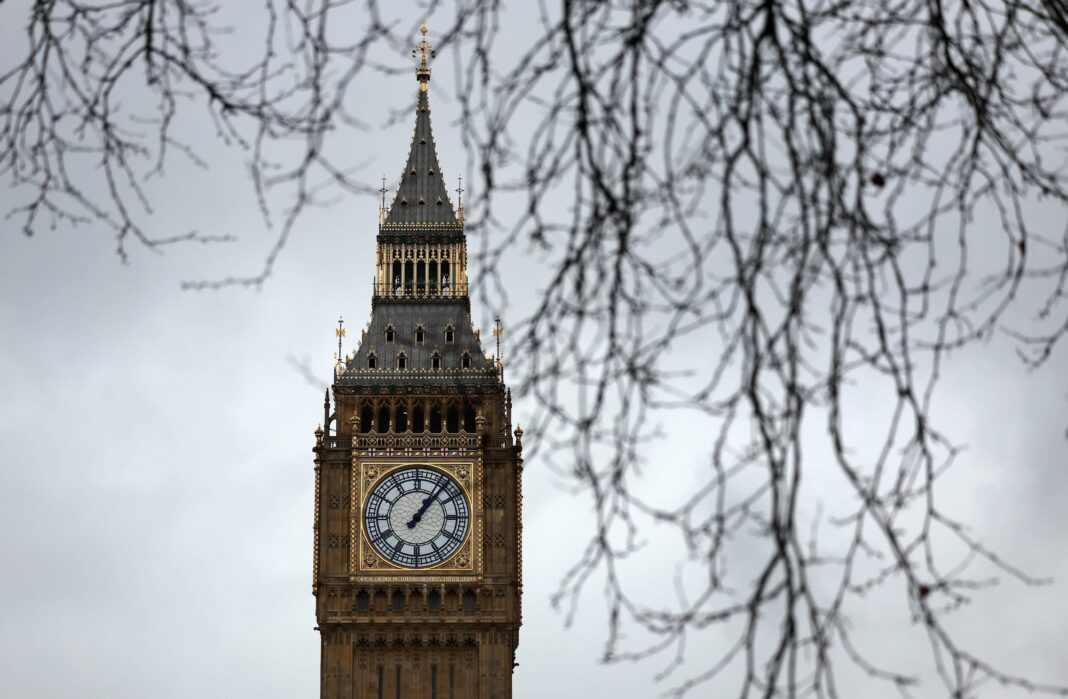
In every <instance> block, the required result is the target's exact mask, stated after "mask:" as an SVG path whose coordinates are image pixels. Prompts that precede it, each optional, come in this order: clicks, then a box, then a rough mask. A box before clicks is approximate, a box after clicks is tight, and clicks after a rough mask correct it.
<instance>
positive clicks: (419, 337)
mask: <svg viewBox="0 0 1068 699" xmlns="http://www.w3.org/2000/svg"><path fill="white" fill-rule="evenodd" d="M425 339H426V331H425V330H423V326H422V324H420V325H417V326H415V341H416V342H417V343H418V344H423V341H424V340H425Z"/></svg>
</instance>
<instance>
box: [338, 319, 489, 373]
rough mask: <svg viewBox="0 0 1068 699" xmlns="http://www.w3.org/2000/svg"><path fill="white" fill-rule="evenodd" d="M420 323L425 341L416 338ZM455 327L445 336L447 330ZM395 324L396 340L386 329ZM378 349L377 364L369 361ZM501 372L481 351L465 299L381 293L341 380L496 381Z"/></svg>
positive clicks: (376, 354) (393, 328) (376, 353)
mask: <svg viewBox="0 0 1068 699" xmlns="http://www.w3.org/2000/svg"><path fill="white" fill-rule="evenodd" d="M419 327H422V328H423V331H424V339H423V342H417V341H416V330H417V329H418V328H419ZM449 327H451V328H452V329H453V331H454V333H455V335H454V338H453V341H452V342H446V339H445V331H446V329H447V328H449ZM390 328H392V330H393V332H394V336H393V341H392V342H390V341H387V339H386V331H387V330H388V329H390ZM372 352H374V354H375V360H376V367H375V368H374V369H371V368H369V367H368V358H369V357H370V355H371V353H372ZM401 352H404V354H405V357H406V359H407V367H406V368H405V369H398V368H397V360H398V357H399V356H400V353H401ZM435 352H436V353H438V355H439V356H440V357H441V368H440V369H434V368H433V364H432V358H433V356H434V353H435ZM465 352H466V353H467V354H468V355H470V357H471V366H470V368H468V369H464V368H463V364H462V361H463V355H464V353H465ZM498 380H499V379H498V374H497V371H496V369H495V367H494V362H493V359H492V358H491V357H487V356H485V355H484V354H483V351H482V344H481V342H480V340H479V338H478V336H477V335H476V334H475V331H474V328H473V327H472V322H471V315H470V313H469V311H468V309H467V305H466V304H464V303H459V302H456V301H437V302H429V303H413V302H412V301H407V300H393V299H381V300H379V302H378V303H377V304H376V305H375V309H374V314H373V315H372V316H371V323H370V325H369V327H368V329H367V332H366V333H365V334H364V335H363V337H362V339H361V340H360V345H359V347H358V348H357V350H356V353H355V356H351V357H350V358H348V359H347V361H346V366H345V369H344V370H343V371H341V372H339V373H338V376H337V383H338V384H339V385H354V384H357V385H397V384H410V383H413V382H416V381H419V382H430V383H444V384H484V383H497V382H498Z"/></svg>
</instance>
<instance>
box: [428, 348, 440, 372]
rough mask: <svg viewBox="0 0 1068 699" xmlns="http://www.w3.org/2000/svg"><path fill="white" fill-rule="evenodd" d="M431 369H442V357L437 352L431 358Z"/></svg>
mask: <svg viewBox="0 0 1068 699" xmlns="http://www.w3.org/2000/svg"><path fill="white" fill-rule="evenodd" d="M430 368H431V369H440V368H441V355H440V354H438V353H437V352H435V353H434V354H433V356H431V357H430Z"/></svg>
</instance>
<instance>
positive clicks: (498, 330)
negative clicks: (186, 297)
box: [493, 315, 504, 364]
mask: <svg viewBox="0 0 1068 699" xmlns="http://www.w3.org/2000/svg"><path fill="white" fill-rule="evenodd" d="M503 334H504V326H503V325H501V317H500V315H498V316H497V318H496V319H495V320H494V325H493V336H494V337H495V338H497V363H498V364H500V362H501V335H503Z"/></svg>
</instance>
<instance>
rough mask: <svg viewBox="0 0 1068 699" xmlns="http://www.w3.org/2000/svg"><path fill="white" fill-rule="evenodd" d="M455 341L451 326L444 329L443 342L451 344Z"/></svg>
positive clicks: (454, 333)
mask: <svg viewBox="0 0 1068 699" xmlns="http://www.w3.org/2000/svg"><path fill="white" fill-rule="evenodd" d="M455 340H456V332H455V331H454V330H453V329H452V326H451V325H450V326H448V327H447V328H445V342H453V341H455Z"/></svg>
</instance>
